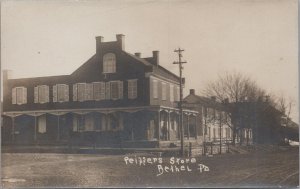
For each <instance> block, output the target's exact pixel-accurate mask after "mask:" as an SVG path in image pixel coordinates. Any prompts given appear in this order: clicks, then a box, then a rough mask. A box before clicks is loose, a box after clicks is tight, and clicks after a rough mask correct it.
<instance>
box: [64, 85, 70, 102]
mask: <svg viewBox="0 0 300 189" xmlns="http://www.w3.org/2000/svg"><path fill="white" fill-rule="evenodd" d="M64 89H65V91H64V95H65V99H64V101H65V102H68V101H69V85H64Z"/></svg>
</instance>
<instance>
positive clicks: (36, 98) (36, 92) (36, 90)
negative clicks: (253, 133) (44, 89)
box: [34, 87, 39, 103]
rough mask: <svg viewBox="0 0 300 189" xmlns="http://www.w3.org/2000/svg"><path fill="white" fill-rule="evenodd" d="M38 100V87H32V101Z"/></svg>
mask: <svg viewBox="0 0 300 189" xmlns="http://www.w3.org/2000/svg"><path fill="white" fill-rule="evenodd" d="M38 102H39V88H38V87H34V103H38Z"/></svg>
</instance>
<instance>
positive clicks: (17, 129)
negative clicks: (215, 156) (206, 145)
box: [2, 106, 199, 148]
mask: <svg viewBox="0 0 300 189" xmlns="http://www.w3.org/2000/svg"><path fill="white" fill-rule="evenodd" d="M183 112H184V137H185V140H188V141H190V140H191V141H197V138H198V136H197V129H199V128H198V124H197V116H196V115H197V112H195V111H191V110H184V111H183ZM178 123H179V110H178V109H175V108H169V107H162V106H148V107H135V108H113V109H89V110H87V109H85V110H83V109H81V110H56V111H34V112H5V113H4V114H3V125H2V139H3V141H2V143H3V144H14V145H18V144H19V145H24V144H28V145H31V144H36V145H51V144H53V145H69V146H73V145H74V146H76V145H79V146H91V145H92V146H99V147H121V148H122V147H141V148H144V147H149V148H151V147H172V146H177V145H178V143H179V141H180V129H179V124H178Z"/></svg>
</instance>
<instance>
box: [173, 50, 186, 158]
mask: <svg viewBox="0 0 300 189" xmlns="http://www.w3.org/2000/svg"><path fill="white" fill-rule="evenodd" d="M183 51H184V50H183V49H180V48H178V49H175V50H174V52H176V53H178V62H174V63H173V64H178V65H179V77H180V81H179V88H180V95H179V104H178V106H179V111H180V115H179V126H180V144H181V145H180V153H181V155H182V156H184V147H183V138H184V130H183V110H182V96H183V93H182V70H183V66H182V64H185V63H187V62H185V61H184V62H183V61H181V57H182V54H181V53H182V52H183Z"/></svg>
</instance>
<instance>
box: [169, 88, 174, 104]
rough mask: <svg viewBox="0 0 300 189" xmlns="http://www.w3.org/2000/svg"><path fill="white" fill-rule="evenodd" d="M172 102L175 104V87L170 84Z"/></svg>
mask: <svg viewBox="0 0 300 189" xmlns="http://www.w3.org/2000/svg"><path fill="white" fill-rule="evenodd" d="M170 101H171V102H174V86H173V85H172V84H170Z"/></svg>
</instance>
